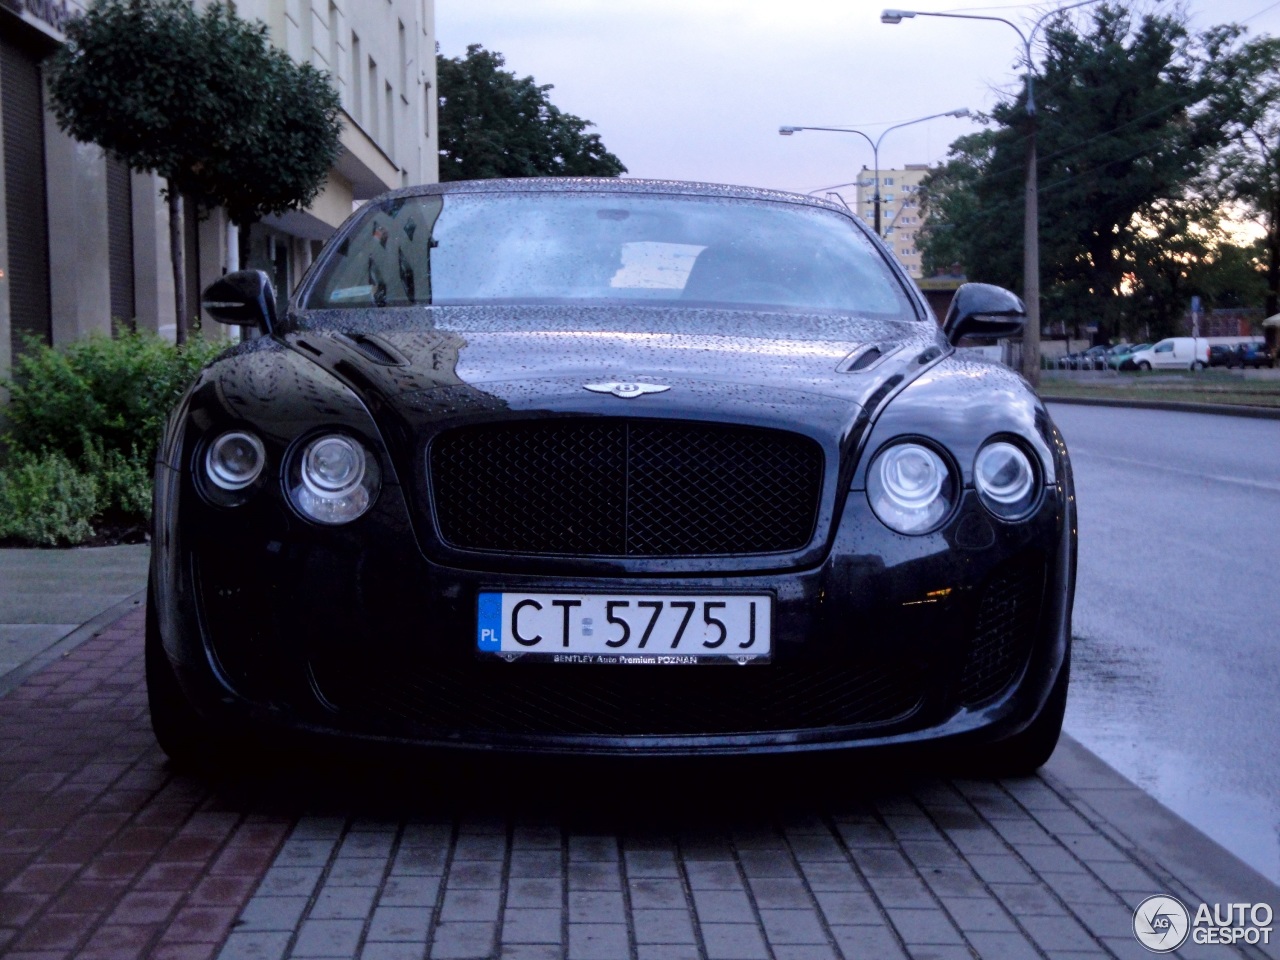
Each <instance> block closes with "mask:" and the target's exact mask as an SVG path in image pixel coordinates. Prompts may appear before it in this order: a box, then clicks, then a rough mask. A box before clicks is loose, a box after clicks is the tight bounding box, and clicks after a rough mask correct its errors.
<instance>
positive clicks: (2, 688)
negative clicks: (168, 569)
mask: <svg viewBox="0 0 1280 960" xmlns="http://www.w3.org/2000/svg"><path fill="white" fill-rule="evenodd" d="M146 596H147V591H146V588H145V587H144V588H143V589H141V590H139V591H138V592H137V593H131V594H130V595H129V596H127V597H125V598H124V599H123V600H121V601H120V602H119V603H117V604H116V605H115V606H112V607H108V608H107V609H106V610H103V611H102V612H101V613H100V614H98V615H97V616H96V617H93V618H92V619H90V620H86V621H85V622H84V623H82V624H81V625H80V626H78V627H76V628H75V629H74V630H72V631H71V632H70V633H68V634H67V635H66V636H65V637H63V638H62V639H61V640H59V641H58V642H57V643H55V644H53V645H52V646H50V647H47V648H46V649H45V650H43V651H42V652H41V653H38V654H36V655H35V656H34V657H32V658H31V659H30V660H28V661H27V662H26V663H24V664H23V665H22V666H20V667H18V668H17V669H15V670H11V671H9V672H8V673H6V674H5V675H4V676H3V677H0V697H5V696H8V695H9V694H10V693H11V692H13V691H14V690H16V689H17V688H18V687H19V686H21V685H22V682H23V681H24V680H26V679H27V678H28V677H30V676H31V675H32V674H35V673H38V672H39V671H41V670H43V669H44V668H45V667H47V666H48V665H49V664H51V663H53V662H54V661H55V660H58V659H60V658H62V657H64V656H66V655H67V654H68V653H70V652H71V651H72V650H74V649H75V648H76V647H78V646H80V644H82V643H84V642H85V641H86V640H88V639H90V638H92V637H94V636H96V635H97V634H98V633H100V632H101V631H102V630H103V629H105V628H106V627H109V626H111V624H113V623H115V622H116V621H117V620H119V619H120V618H121V617H123V616H124V615H125V614H126V613H129V612H130V611H131V610H133V609H134V608H136V607H138V606H140V605H141V604H142V602H143V600H145V599H146Z"/></svg>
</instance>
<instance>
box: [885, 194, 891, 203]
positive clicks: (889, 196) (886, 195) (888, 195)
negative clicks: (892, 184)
mask: <svg viewBox="0 0 1280 960" xmlns="http://www.w3.org/2000/svg"><path fill="white" fill-rule="evenodd" d="M884 202H885V203H892V202H893V194H892V193H886V194H885V195H884Z"/></svg>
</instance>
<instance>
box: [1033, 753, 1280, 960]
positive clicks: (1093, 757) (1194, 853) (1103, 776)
mask: <svg viewBox="0 0 1280 960" xmlns="http://www.w3.org/2000/svg"><path fill="white" fill-rule="evenodd" d="M1040 775H1041V776H1042V777H1044V778H1045V779H1046V780H1048V781H1049V782H1050V783H1051V784H1052V785H1053V786H1054V787H1055V788H1056V789H1058V790H1059V791H1060V792H1061V793H1063V794H1064V795H1065V796H1066V797H1068V798H1070V799H1072V800H1074V801H1075V804H1076V805H1077V811H1078V812H1079V813H1080V814H1081V815H1082V816H1084V817H1085V818H1086V819H1087V820H1090V821H1091V822H1094V823H1095V824H1099V825H1105V826H1110V827H1112V828H1113V829H1114V831H1116V832H1117V833H1119V834H1120V838H1122V839H1123V841H1124V842H1125V843H1127V844H1128V845H1129V851H1128V852H1129V853H1130V854H1131V855H1132V856H1134V858H1135V859H1137V860H1139V861H1140V862H1145V863H1146V864H1147V865H1148V867H1149V868H1151V869H1152V872H1154V873H1156V875H1157V876H1159V877H1160V878H1161V879H1162V880H1168V881H1171V882H1174V883H1177V884H1179V885H1181V886H1185V887H1187V888H1188V890H1189V891H1191V892H1194V894H1195V895H1196V896H1197V897H1199V898H1200V899H1201V900H1203V901H1204V902H1206V903H1215V902H1216V903H1236V902H1240V901H1242V900H1246V899H1251V900H1252V902H1262V901H1265V902H1267V903H1270V904H1272V905H1273V906H1275V907H1280V886H1277V885H1276V884H1275V883H1274V882H1272V881H1271V880H1270V879H1268V878H1267V877H1265V876H1264V875H1263V874H1261V873H1259V872H1258V870H1257V869H1256V868H1254V867H1252V866H1250V865H1249V864H1247V863H1245V862H1244V861H1243V860H1241V859H1240V858H1239V857H1237V856H1236V855H1235V854H1234V853H1232V852H1231V851H1230V850H1228V849H1227V848H1226V847H1224V846H1223V845H1222V844H1220V843H1219V842H1218V841H1216V840H1214V839H1213V838H1212V837H1210V836H1209V835H1208V834H1206V833H1204V832H1203V831H1202V830H1201V829H1200V828H1199V827H1197V826H1195V825H1194V824H1192V823H1190V822H1189V821H1187V820H1185V819H1184V818H1183V817H1182V816H1180V815H1179V814H1177V813H1176V812H1174V811H1173V810H1171V809H1170V808H1169V807H1167V806H1165V805H1164V804H1163V803H1161V802H1160V801H1159V800H1157V799H1156V798H1155V797H1153V796H1151V794H1149V793H1147V792H1146V791H1145V790H1143V789H1142V788H1141V787H1139V786H1138V785H1137V784H1135V783H1134V782H1133V781H1131V780H1129V779H1128V778H1127V777H1126V776H1125V775H1124V774H1122V773H1121V772H1120V771H1118V770H1116V769H1115V768H1114V767H1112V766H1111V765H1110V764H1108V763H1107V762H1106V761H1105V760H1103V759H1102V758H1101V757H1099V756H1098V755H1097V754H1095V753H1094V752H1093V751H1092V750H1090V749H1089V748H1088V747H1086V746H1085V745H1084V744H1082V743H1080V742H1079V741H1078V740H1076V739H1075V738H1074V737H1071V736H1070V735H1069V734H1066V733H1064V734H1063V736H1062V739H1061V740H1060V741H1059V744H1058V749H1057V750H1056V751H1055V752H1054V755H1053V757H1052V758H1051V759H1050V760H1049V763H1048V764H1046V765H1045V767H1044V768H1043V769H1042V770H1041V771H1040ZM1160 892H1162V891H1158V890H1153V891H1152V893H1160ZM1170 892H1173V891H1170ZM1193 909H1194V906H1193ZM1270 949H1271V950H1275V949H1276V945H1275V944H1273V945H1272V946H1271V948H1270ZM1267 955H1268V956H1276V955H1278V954H1274V953H1271V952H1267Z"/></svg>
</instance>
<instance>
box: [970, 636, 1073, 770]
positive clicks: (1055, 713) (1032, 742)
mask: <svg viewBox="0 0 1280 960" xmlns="http://www.w3.org/2000/svg"><path fill="white" fill-rule="evenodd" d="M1070 682H1071V655H1070V653H1068V654H1067V658H1066V659H1065V660H1063V661H1062V669H1061V670H1060V671H1058V679H1057V681H1055V682H1054V685H1053V689H1052V690H1051V691H1050V692H1049V699H1048V700H1046V701H1045V703H1044V708H1043V709H1042V710H1041V711H1040V713H1039V714H1037V715H1036V718H1035V719H1034V720H1032V721H1031V725H1030V726H1028V727H1027V728H1026V729H1025V730H1022V731H1021V732H1019V733H1015V734H1014V735H1013V736H1012V737H1009V738H1008V739H1006V740H1000V741H997V742H996V743H993V744H990V745H989V746H988V747H986V748H985V749H984V750H983V751H982V753H981V754H979V756H980V757H981V760H980V761H979V766H980V767H981V768H982V770H983V771H984V772H986V773H989V774H990V775H992V776H995V777H1022V776H1030V775H1031V774H1033V773H1035V772H1036V771H1037V770H1038V769H1040V768H1041V767H1042V766H1044V765H1045V764H1046V763H1047V762H1048V760H1049V758H1050V757H1051V756H1053V751H1054V749H1055V748H1056V747H1057V746H1058V738H1059V737H1060V736H1061V735H1062V718H1063V717H1064V716H1065V715H1066V712H1067V687H1068V686H1069V685H1070Z"/></svg>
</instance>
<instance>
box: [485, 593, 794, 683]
mask: <svg viewBox="0 0 1280 960" xmlns="http://www.w3.org/2000/svg"><path fill="white" fill-rule="evenodd" d="M776 603H777V598H776V597H775V596H774V594H773V593H771V592H769V591H765V590H760V591H752V592H749V593H747V592H742V593H736V592H734V593H701V592H699V593H693V592H688V593H686V592H680V591H663V590H658V591H652V592H650V591H643V592H639V591H608V592H603V591H579V590H565V591H557V590H541V589H539V590H502V589H494V590H485V589H482V590H480V591H479V592H478V594H477V597H476V632H475V651H476V655H477V656H478V657H481V658H483V659H495V658H496V659H502V660H506V661H509V662H514V661H523V662H534V663H536V662H550V663H559V664H609V665H623V664H629V665H650V666H696V665H707V664H735V665H744V666H745V665H748V664H752V665H756V664H766V663H769V662H771V661H772V659H773V615H774V608H775V606H776ZM517 638H519V639H517ZM534 638H537V639H534ZM610 641H612V643H611V642H610Z"/></svg>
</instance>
